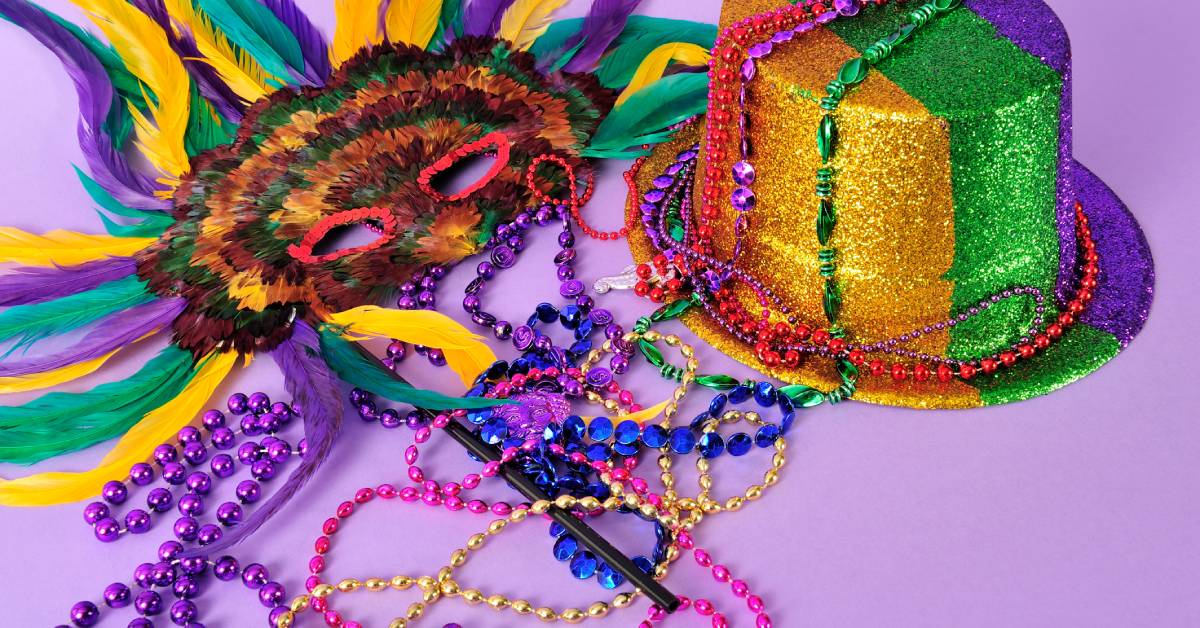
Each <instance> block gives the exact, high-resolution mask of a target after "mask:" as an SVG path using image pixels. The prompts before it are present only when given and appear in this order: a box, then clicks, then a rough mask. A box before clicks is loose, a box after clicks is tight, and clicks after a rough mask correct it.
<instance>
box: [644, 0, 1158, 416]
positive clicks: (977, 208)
mask: <svg viewBox="0 0 1200 628" xmlns="http://www.w3.org/2000/svg"><path fill="white" fill-rule="evenodd" d="M880 5H881V6H880ZM721 26H722V29H723V30H722V32H721V35H720V37H718V40H717V43H716V46H715V47H714V49H713V55H712V61H711V63H710V66H711V71H710V77H711V81H712V83H711V85H710V96H709V109H708V114H707V118H706V119H700V120H697V121H695V122H693V123H691V124H689V125H687V126H685V127H684V128H683V129H681V130H680V132H679V133H678V134H677V136H676V137H675V139H674V140H672V141H671V142H668V143H665V144H662V145H660V146H659V147H657V148H656V149H655V150H654V151H653V153H652V154H651V155H650V157H649V158H648V159H647V160H646V161H645V162H644V163H643V164H642V166H641V169H640V171H639V173H638V175H637V177H636V179H635V182H636V183H637V185H638V191H639V193H640V194H641V195H642V197H641V198H639V199H638V202H636V203H632V204H631V209H630V211H635V212H637V213H638V214H639V216H640V217H641V218H642V225H643V229H642V230H640V231H639V232H638V233H637V234H635V236H634V237H632V238H631V247H632V248H633V251H634V254H635V258H637V259H638V260H639V261H642V262H647V263H650V262H654V264H653V266H656V267H657V271H659V272H658V273H651V274H652V275H653V276H652V277H651V278H650V281H651V282H653V281H655V280H658V279H660V278H661V279H665V278H666V277H676V274H677V273H678V274H680V275H682V276H683V277H684V278H685V281H684V282H683V285H684V286H685V289H686V288H688V287H691V288H694V289H695V292H696V293H697V294H698V295H701V296H702V297H703V299H704V301H705V303H704V308H703V309H701V308H692V310H691V311H690V312H689V313H688V314H687V315H686V316H685V317H684V321H685V323H686V324H687V325H688V326H690V327H691V328H692V329H693V330H694V331H695V332H696V333H697V334H698V335H699V336H700V337H701V338H703V339H705V340H707V341H708V342H710V343H712V344H713V345H715V346H717V347H718V348H720V349H721V350H722V351H724V352H725V353H727V354H729V355H731V356H733V357H734V358H736V359H738V360H739V361H742V362H744V363H746V364H748V365H751V366H754V367H755V368H758V369H759V370H761V371H763V372H765V373H768V374H770V375H772V376H775V377H778V378H780V379H783V380H786V381H788V382H793V383H800V384H805V385H807V386H811V387H813V388H816V389H820V390H823V391H825V392H826V393H827V394H831V395H832V397H833V398H834V399H835V400H836V399H841V398H845V397H847V396H851V395H853V398H855V399H858V400H863V401H868V402H873V403H882V404H889V405H900V406H910V407H920V408H964V407H976V406H982V405H995V404H1000V403H1007V402H1011V401H1017V400H1022V399H1027V398H1030V397H1034V396H1037V395H1042V394H1045V393H1047V392H1050V391H1051V390H1054V389H1056V388H1058V387H1060V386H1063V385H1066V384H1068V383H1070V382H1072V381H1074V380H1076V379H1078V378H1080V377H1082V376H1084V375H1085V374H1087V373H1089V372H1091V371H1093V370H1095V369H1096V368H1098V367H1099V366H1100V365H1101V364H1103V363H1104V362H1106V361H1108V360H1109V359H1111V358H1112V357H1114V356H1115V355H1116V354H1117V353H1118V352H1120V351H1121V350H1122V349H1123V348H1124V347H1125V346H1126V345H1127V344H1128V343H1129V341H1130V340H1131V339H1132V338H1133V336H1134V335H1135V334H1136V333H1137V332H1138V331H1139V330H1140V329H1141V328H1142V325H1143V324H1144V322H1145V320H1146V316H1147V314H1148V312H1149V309H1150V302H1151V298H1152V292H1153V279H1154V270H1153V262H1152V259H1151V256H1150V250H1149V247H1148V245H1147V243H1146V239H1145V237H1144V235H1143V233H1142V231H1141V229H1140V228H1139V226H1138V224H1137V222H1136V221H1135V220H1134V218H1133V216H1131V215H1130V213H1129V211H1128V210H1127V209H1126V207H1125V206H1124V204H1122V202H1121V201H1120V199H1118V198H1117V196H1116V195H1115V194H1114V193H1113V192H1112V191H1111V190H1110V189H1109V188H1108V187H1107V186H1105V184H1104V183H1103V182H1102V181H1101V180H1100V179H1098V178H1097V177H1096V176H1095V175H1094V174H1092V173H1091V172H1090V171H1088V170H1087V168H1085V167H1084V166H1082V165H1081V164H1079V163H1078V162H1077V161H1075V159H1074V158H1073V157H1072V155H1071V61H1070V50H1069V43H1068V39H1067V35H1066V32H1065V31H1064V29H1063V26H1062V24H1061V22H1060V21H1059V20H1058V18H1057V16H1055V15H1054V13H1053V12H1052V11H1051V10H1050V8H1049V7H1047V6H1046V5H1045V4H1044V3H1043V2H1041V1H1039V0H968V1H966V2H965V3H964V2H962V1H961V0H932V1H930V2H928V3H927V4H917V3H912V2H910V3H905V4H896V3H891V4H888V3H886V0H878V1H876V0H872V1H871V2H866V1H865V0H858V1H854V0H837V2H835V3H834V5H833V7H832V8H828V7H827V6H825V5H822V4H820V3H815V2H800V3H798V4H797V5H790V6H785V7H782V8H777V6H776V5H775V4H774V3H773V0H745V1H739V2H730V3H726V4H725V6H724V8H723V11H722V16H721ZM643 270H645V269H643ZM652 270H653V269H652ZM662 274H665V275H666V277H660V275H662ZM676 278H678V277H676ZM688 281H690V284H689V283H688ZM674 285H675V286H678V285H680V283H679V282H675V284H674ZM664 286H666V287H667V289H668V291H669V288H670V286H667V285H666V282H665V281H664ZM659 294H661V290H660V292H659ZM671 296H672V295H671V294H669V293H668V294H667V295H666V298H667V299H669V298H670V297H671Z"/></svg>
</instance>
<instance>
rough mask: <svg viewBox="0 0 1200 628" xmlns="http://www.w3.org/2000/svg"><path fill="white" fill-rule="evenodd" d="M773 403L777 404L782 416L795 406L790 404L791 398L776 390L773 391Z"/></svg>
mask: <svg viewBox="0 0 1200 628" xmlns="http://www.w3.org/2000/svg"><path fill="white" fill-rule="evenodd" d="M775 401H776V402H777V403H778V404H779V411H780V412H782V413H784V414H787V413H789V412H791V411H792V410H795V409H796V404H794V403H792V398H791V397H788V396H787V395H785V394H783V393H781V392H779V391H778V390H776V391H775Z"/></svg>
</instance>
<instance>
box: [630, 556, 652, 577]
mask: <svg viewBox="0 0 1200 628" xmlns="http://www.w3.org/2000/svg"><path fill="white" fill-rule="evenodd" d="M633 564H634V565H637V568H638V569H641V570H642V571H644V572H646V573H650V572H652V571H654V563H652V562H650V559H649V558H646V557H645V556H634V557H633Z"/></svg>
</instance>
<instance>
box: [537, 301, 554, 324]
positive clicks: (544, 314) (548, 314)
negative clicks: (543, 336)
mask: <svg viewBox="0 0 1200 628" xmlns="http://www.w3.org/2000/svg"><path fill="white" fill-rule="evenodd" d="M535 312H536V314H537V317H538V320H539V321H542V322H543V323H553V322H554V319H556V318H558V310H557V309H556V308H555V307H554V306H553V305H550V304H549V303H538V306H537V310H536V311H535Z"/></svg>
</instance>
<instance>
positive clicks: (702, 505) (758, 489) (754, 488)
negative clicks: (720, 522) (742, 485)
mask: <svg viewBox="0 0 1200 628" xmlns="http://www.w3.org/2000/svg"><path fill="white" fill-rule="evenodd" d="M752 415H754V416H752ZM742 420H745V421H747V422H749V423H754V422H756V421H759V424H760V425H761V426H762V427H761V429H760V431H759V436H760V437H761V438H756V441H758V444H759V446H760V447H761V446H763V445H764V444H767V443H770V444H771V445H774V447H775V454H774V455H773V456H772V457H771V468H769V469H767V471H766V472H764V473H763V479H762V483H761V484H751V485H750V486H749V487H747V488H746V490H745V491H743V493H742V494H741V495H735V496H733V497H730V498H729V499H726V500H725V502H724V503H722V502H718V501H717V500H715V499H713V498H712V497H710V492H711V491H712V473H711V464H710V463H709V459H710V458H715V457H716V456H715V455H713V456H700V457H698V458H696V470H697V471H699V472H700V474H699V477H698V480H697V482H698V483H699V484H700V494H699V495H697V496H696V498H695V500H694V501H695V503H696V504H697V505H698V507H699V509H700V511H701V512H703V513H704V514H706V515H715V514H718V513H721V512H724V511H736V510H741V508H742V506H744V505H745V503H746V502H747V501H754V500H757V499H759V498H761V497H762V495H763V492H764V491H766V489H768V488H770V487H772V486H774V485H775V484H777V483H778V482H779V472H780V471H782V470H783V466H784V465H785V464H787V455H786V453H785V452H786V450H787V442H786V441H785V439H784V437H783V435H782V434H781V433H779V428H777V427H775V426H773V425H768V424H764V423H762V422H761V421H760V419H759V418H758V417H757V415H755V414H754V413H751V412H744V413H743V412H738V411H737V410H729V411H727V412H725V414H723V415H722V416H721V418H720V419H719V420H716V419H710V420H709V421H706V422H705V424H704V427H703V428H702V431H703V436H701V437H700V442H701V443H702V444H703V443H704V442H705V440H706V439H707V440H708V441H709V443H708V446H709V448H710V449H713V450H716V449H718V448H720V447H721V445H720V443H721V440H720V436H719V435H718V434H717V432H716V429H717V426H718V425H719V424H720V423H737V422H739V421H742ZM663 457H666V458H667V459H668V460H669V459H670V458H669V457H667V456H663ZM663 457H660V458H659V468H661V469H662V470H663V475H664V476H665V475H667V474H669V473H670V467H669V466H667V467H666V468H663V463H662V458H663ZM673 481H674V480H673V479H672V482H673ZM663 483H664V485H666V480H665V479H664V480H663ZM680 502H681V503H680V507H681V508H682V509H685V510H687V509H688V508H686V507H685V506H690V505H691V504H690V503H688V500H687V498H684V499H682V500H680Z"/></svg>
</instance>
